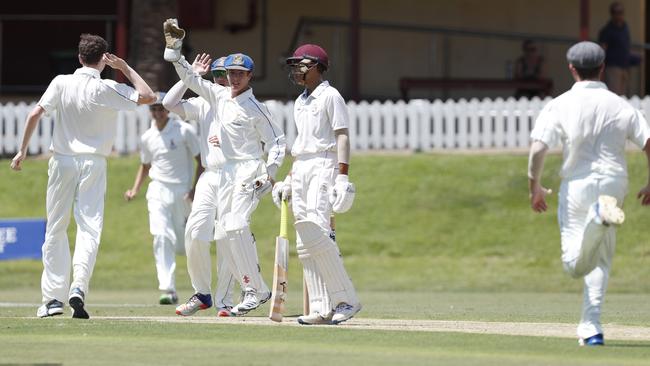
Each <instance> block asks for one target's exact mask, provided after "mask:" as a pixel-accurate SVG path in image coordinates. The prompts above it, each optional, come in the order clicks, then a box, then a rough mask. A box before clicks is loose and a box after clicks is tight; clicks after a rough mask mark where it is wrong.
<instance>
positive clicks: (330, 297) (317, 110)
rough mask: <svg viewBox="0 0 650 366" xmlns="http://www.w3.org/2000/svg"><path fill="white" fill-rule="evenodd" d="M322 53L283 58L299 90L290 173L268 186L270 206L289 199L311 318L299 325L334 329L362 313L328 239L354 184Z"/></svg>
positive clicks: (310, 50) (338, 102)
mask: <svg viewBox="0 0 650 366" xmlns="http://www.w3.org/2000/svg"><path fill="white" fill-rule="evenodd" d="M328 60H329V58H328V56H327V53H326V52H325V50H324V49H322V48H321V47H319V46H317V45H313V44H306V45H302V46H300V47H298V48H297V49H296V51H295V52H294V53H293V56H292V57H289V58H288V59H287V64H288V65H289V66H290V69H291V73H290V75H289V77H290V79H291V80H292V81H293V82H295V83H296V84H298V85H301V86H304V87H305V90H304V92H303V93H302V94H301V95H300V96H298V98H297V99H296V102H295V104H294V112H293V115H294V120H295V121H296V128H297V130H298V136H297V137H296V141H295V142H294V144H293V148H292V149H291V154H292V155H293V156H294V158H295V161H294V163H293V166H292V169H291V174H290V175H288V176H287V178H286V179H285V180H284V182H278V183H276V184H275V186H274V187H273V201H274V202H275V204H276V205H278V207H279V206H280V201H281V199H282V198H289V197H290V198H291V200H292V204H291V208H292V210H293V215H294V217H295V218H296V223H295V227H296V234H297V239H296V240H297V242H296V246H297V249H298V256H299V258H300V261H301V262H302V265H303V271H304V278H305V281H306V283H307V290H308V293H309V303H310V304H309V309H310V314H307V315H303V316H300V317H299V318H298V322H299V323H300V324H338V323H341V322H344V321H346V320H348V319H350V318H352V317H353V316H354V315H355V314H356V313H358V312H359V311H360V310H361V303H360V302H359V299H358V298H357V294H356V291H355V289H354V285H353V284H352V281H350V278H349V277H348V274H347V272H346V270H345V267H344V266H343V260H342V259H341V255H340V252H339V248H338V246H337V244H336V242H334V241H333V240H332V239H331V238H330V236H329V232H330V215H331V213H332V210H333V211H334V212H337V213H343V212H346V211H347V210H349V209H350V207H352V203H353V201H354V195H355V190H354V185H353V184H352V183H350V182H349V179H348V170H349V168H350V142H349V141H350V140H349V133H348V127H349V117H348V110H347V105H346V104H345V101H344V100H343V97H341V94H339V92H338V90H336V89H335V88H334V87H332V86H331V85H330V84H329V82H328V81H327V80H324V79H323V73H324V72H325V71H326V70H327V68H328V66H329V62H328Z"/></svg>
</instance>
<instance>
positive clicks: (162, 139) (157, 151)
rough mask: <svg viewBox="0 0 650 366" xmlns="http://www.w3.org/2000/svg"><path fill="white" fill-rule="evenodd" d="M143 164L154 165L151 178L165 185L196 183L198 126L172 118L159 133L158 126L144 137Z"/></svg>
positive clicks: (141, 159) (188, 185)
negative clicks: (195, 127) (193, 161)
mask: <svg viewBox="0 0 650 366" xmlns="http://www.w3.org/2000/svg"><path fill="white" fill-rule="evenodd" d="M141 141H142V148H141V150H140V161H141V162H142V163H143V164H151V169H149V177H151V179H152V180H156V181H159V182H162V183H173V184H182V185H185V186H186V187H188V188H189V187H190V186H191V184H192V171H193V164H192V159H193V158H194V157H195V156H197V155H198V154H199V152H200V148H199V140H198V138H197V137H196V132H195V131H194V127H192V126H191V125H189V124H187V123H184V122H181V121H178V120H174V119H170V120H168V121H167V124H166V125H165V127H164V128H163V129H162V131H160V130H158V127H156V124H155V123H154V124H153V125H152V126H151V127H150V128H149V129H148V130H147V131H145V133H144V134H143V135H142V138H141Z"/></svg>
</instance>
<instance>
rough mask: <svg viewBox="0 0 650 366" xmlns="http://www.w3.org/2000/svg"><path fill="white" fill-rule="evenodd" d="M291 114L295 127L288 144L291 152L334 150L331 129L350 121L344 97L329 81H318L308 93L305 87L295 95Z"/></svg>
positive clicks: (344, 126) (346, 124) (294, 154)
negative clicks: (293, 134) (292, 139)
mask: <svg viewBox="0 0 650 366" xmlns="http://www.w3.org/2000/svg"><path fill="white" fill-rule="evenodd" d="M293 118H294V120H295V122H296V129H297V131H298V136H296V140H295V141H294V143H293V147H292V148H291V154H292V155H293V156H298V155H301V154H310V153H316V152H323V151H332V150H334V148H335V146H336V136H335V135H334V131H336V130H340V129H343V128H349V125H350V117H349V115H348V107H347V105H346V104H345V100H344V99H343V97H342V96H341V94H340V93H339V91H338V90H336V88H334V87H332V86H331V85H330V84H329V82H328V81H323V82H322V83H320V85H318V86H317V87H316V89H314V91H313V92H312V93H311V94H310V95H307V93H306V91H305V92H304V93H302V94H301V95H300V96H298V98H297V99H296V102H295V104H294V106H293Z"/></svg>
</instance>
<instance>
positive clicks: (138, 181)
mask: <svg viewBox="0 0 650 366" xmlns="http://www.w3.org/2000/svg"><path fill="white" fill-rule="evenodd" d="M149 169H151V164H140V167H139V168H138V173H137V174H136V175H135V181H134V182H133V187H132V188H131V189H129V190H127V191H126V192H125V193H124V199H125V200H127V201H131V200H132V199H134V198H135V196H137V195H138V192H140V188H141V187H142V183H143V182H144V180H145V178H146V177H147V176H148V175H149Z"/></svg>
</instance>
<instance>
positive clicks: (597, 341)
mask: <svg viewBox="0 0 650 366" xmlns="http://www.w3.org/2000/svg"><path fill="white" fill-rule="evenodd" d="M578 344H579V345H580V346H604V345H605V338H604V337H603V334H602V333H598V334H596V335H593V336H591V337H589V338H580V339H578Z"/></svg>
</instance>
